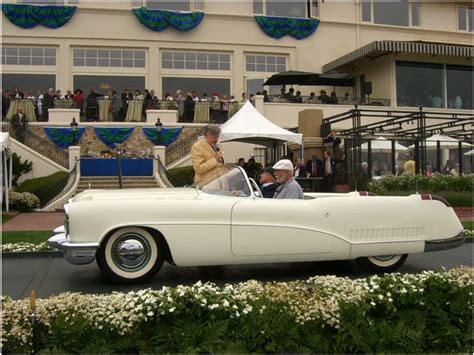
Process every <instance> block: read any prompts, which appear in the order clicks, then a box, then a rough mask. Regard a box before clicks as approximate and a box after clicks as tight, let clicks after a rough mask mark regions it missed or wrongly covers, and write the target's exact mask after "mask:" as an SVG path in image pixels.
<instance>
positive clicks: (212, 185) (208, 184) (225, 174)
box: [193, 166, 250, 197]
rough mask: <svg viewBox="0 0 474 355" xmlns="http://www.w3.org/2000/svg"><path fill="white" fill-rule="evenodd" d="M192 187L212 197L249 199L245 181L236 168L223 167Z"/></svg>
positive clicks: (239, 170)
mask: <svg viewBox="0 0 474 355" xmlns="http://www.w3.org/2000/svg"><path fill="white" fill-rule="evenodd" d="M193 187H196V188H197V189H199V190H201V191H203V192H205V193H208V194H212V195H221V196H239V197H249V196H250V188H249V185H248V183H247V179H246V177H245V175H244V173H243V172H242V170H241V169H239V168H238V167H236V166H223V167H222V168H219V169H217V170H215V171H213V172H212V173H211V174H209V175H208V176H206V177H205V178H204V179H203V180H202V181H200V182H198V183H197V184H194V185H193Z"/></svg>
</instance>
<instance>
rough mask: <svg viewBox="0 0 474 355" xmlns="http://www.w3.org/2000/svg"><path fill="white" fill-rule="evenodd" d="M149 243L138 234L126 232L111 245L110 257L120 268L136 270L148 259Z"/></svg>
mask: <svg viewBox="0 0 474 355" xmlns="http://www.w3.org/2000/svg"><path fill="white" fill-rule="evenodd" d="M150 250H151V248H150V244H149V243H148V241H147V240H146V239H145V238H143V237H142V236H141V235H138V234H126V235H123V236H121V237H120V238H118V239H117V240H116V241H115V242H114V244H113V246H112V253H113V255H112V259H113V261H114V263H115V265H117V266H118V267H119V268H120V269H122V270H125V271H137V270H140V269H141V268H143V267H144V266H145V265H146V264H147V263H148V260H149V259H150Z"/></svg>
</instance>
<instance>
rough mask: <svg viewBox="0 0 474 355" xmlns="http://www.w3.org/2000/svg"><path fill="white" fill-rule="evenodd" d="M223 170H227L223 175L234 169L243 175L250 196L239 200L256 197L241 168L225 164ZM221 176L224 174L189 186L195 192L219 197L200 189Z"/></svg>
mask: <svg viewBox="0 0 474 355" xmlns="http://www.w3.org/2000/svg"><path fill="white" fill-rule="evenodd" d="M224 168H227V169H228V170H227V171H226V172H225V174H226V173H228V172H230V171H232V170H234V169H237V170H240V173H241V174H243V176H244V179H245V183H246V184H247V188H248V189H249V191H250V195H248V196H241V197H240V198H255V197H256V196H255V192H254V191H253V188H252V185H251V183H250V181H249V177H248V176H247V173H246V172H245V170H244V169H243V168H242V167H241V166H239V165H236V164H226V165H224V166H223V167H222V169H224ZM223 175H224V174H222V175H219V176H218V177H217V178H214V179H212V180H205V179H204V181H203V182H199V183H197V184H196V183H194V184H193V185H191V186H192V187H194V188H195V189H196V190H198V191H199V192H202V193H205V194H208V195H213V196H219V195H218V194H212V193H209V192H206V191H203V189H202V188H203V187H204V186H205V185H208V184H210V183H211V182H213V181H214V180H216V179H219V178H220V177H222V176H223ZM235 197H238V196H235Z"/></svg>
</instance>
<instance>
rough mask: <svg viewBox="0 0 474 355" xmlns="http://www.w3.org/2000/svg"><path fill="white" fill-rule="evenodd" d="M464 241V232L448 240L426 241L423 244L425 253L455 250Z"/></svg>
mask: <svg viewBox="0 0 474 355" xmlns="http://www.w3.org/2000/svg"><path fill="white" fill-rule="evenodd" d="M465 241H466V236H465V235H464V232H461V233H459V234H458V235H456V236H455V237H452V238H448V239H437V240H427V241H426V242H425V252H427V251H438V250H446V249H453V248H457V247H458V246H460V245H462V244H464V242H465Z"/></svg>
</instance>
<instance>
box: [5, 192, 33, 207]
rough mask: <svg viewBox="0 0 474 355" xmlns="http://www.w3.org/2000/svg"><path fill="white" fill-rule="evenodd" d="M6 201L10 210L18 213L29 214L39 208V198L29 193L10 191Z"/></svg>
mask: <svg viewBox="0 0 474 355" xmlns="http://www.w3.org/2000/svg"><path fill="white" fill-rule="evenodd" d="M8 199H9V202H10V207H11V209H13V210H15V211H18V212H31V211H33V210H34V209H35V208H38V207H39V206H40V200H39V198H38V197H36V196H35V195H33V194H32V193H29V192H15V191H10V192H9V193H8Z"/></svg>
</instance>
